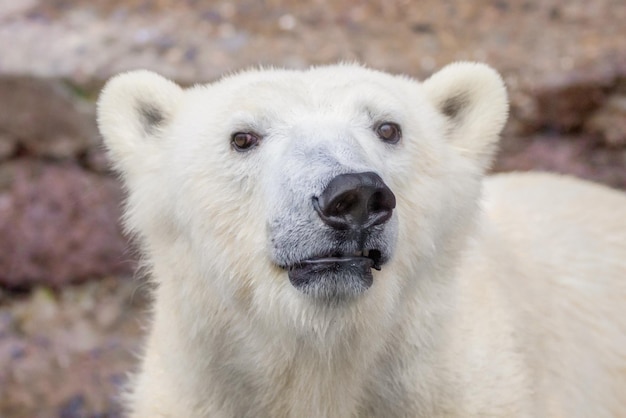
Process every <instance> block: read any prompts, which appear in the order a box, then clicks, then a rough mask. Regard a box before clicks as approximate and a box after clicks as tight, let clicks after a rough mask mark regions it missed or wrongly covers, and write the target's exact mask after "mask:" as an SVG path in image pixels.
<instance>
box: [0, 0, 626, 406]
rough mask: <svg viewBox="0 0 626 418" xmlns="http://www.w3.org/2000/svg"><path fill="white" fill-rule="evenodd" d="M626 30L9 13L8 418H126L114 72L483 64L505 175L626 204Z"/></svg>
mask: <svg viewBox="0 0 626 418" xmlns="http://www.w3.org/2000/svg"><path fill="white" fill-rule="evenodd" d="M624 22H626V3H625V2H624V0H594V1H585V0H511V1H506V0H476V1H471V2H469V1H462V0H456V1H453V0H420V1H417V0H415V1H409V0H376V1H362V0H312V1H308V2H298V1H295V0H285V1H278V0H264V1H263V0H242V1H233V2H229V1H203V0H178V1H175V0H19V1H16V0H0V418H4V417H62V418H70V417H117V416H120V408H119V403H118V394H119V393H120V388H121V387H122V386H123V383H124V381H125V379H126V373H127V372H129V371H131V370H132V369H133V367H134V365H135V360H134V358H135V357H134V356H135V355H136V353H137V352H138V351H139V350H140V341H141V332H142V324H144V323H145V321H146V315H145V310H146V297H145V291H144V289H145V285H144V284H142V283H144V282H142V281H141V280H138V279H133V276H134V271H135V264H134V262H133V259H134V252H133V250H132V247H130V246H129V245H128V244H127V241H126V239H124V237H123V235H122V233H121V231H120V228H119V226H118V218H119V215H120V209H119V202H120V199H121V196H122V194H121V192H120V187H119V184H118V182H117V181H116V179H115V177H114V176H112V174H111V173H110V172H109V169H108V165H107V162H106V158H105V156H104V155H103V153H102V150H101V148H100V143H99V138H98V133H97V130H96V126H95V121H94V101H95V99H96V97H97V94H98V91H99V89H100V87H101V86H102V85H103V83H104V82H105V80H106V79H107V78H108V77H110V76H111V75H113V74H115V73H117V72H120V71H124V70H128V69H134V68H149V69H152V70H155V71H158V72H160V73H162V74H164V75H166V76H168V77H171V78H173V79H175V80H176V81H178V82H180V83H182V84H185V85H188V84H192V83H197V82H206V81H211V80H215V79H216V78H217V77H219V76H220V75H221V74H223V73H225V72H229V71H233V70H236V69H239V68H242V67H246V66H251V65H258V64H263V65H279V66H287V67H291V68H304V67H306V66H308V65H311V64H322V63H331V62H336V61H341V60H348V61H352V60H358V61H361V62H363V63H366V64H368V65H370V66H373V67H376V68H379V69H382V70H388V71H392V72H401V73H406V74H409V75H412V76H415V77H420V78H422V77H425V76H428V75H429V74H431V73H432V72H433V71H435V70H436V69H437V68H440V67H441V66H443V65H445V64H446V63H449V62H451V61H455V60H477V61H483V62H487V63H489V64H491V65H492V66H494V67H495V68H497V69H498V70H499V71H500V72H501V73H502V74H503V75H504V77H505V80H506V82H507V85H508V87H509V89H510V95H511V118H510V121H509V123H508V125H507V127H506V130H505V133H504V139H503V147H502V152H501V154H500V157H499V159H498V161H497V163H496V166H495V170H496V171H507V170H531V169H541V170H550V171H556V172H561V173H570V174H573V175H576V176H580V177H584V178H588V179H592V180H595V181H599V182H602V183H605V184H607V185H609V186H612V187H617V188H622V189H624V188H626V24H624Z"/></svg>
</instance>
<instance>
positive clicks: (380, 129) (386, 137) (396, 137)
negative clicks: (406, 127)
mask: <svg viewBox="0 0 626 418" xmlns="http://www.w3.org/2000/svg"><path fill="white" fill-rule="evenodd" d="M376 134H377V135H378V137H379V138H380V139H382V140H383V141H385V142H386V143H388V144H396V143H398V141H400V138H402V130H401V129H400V125H398V124H397V123H393V122H383V123H381V124H379V125H378V126H377V127H376Z"/></svg>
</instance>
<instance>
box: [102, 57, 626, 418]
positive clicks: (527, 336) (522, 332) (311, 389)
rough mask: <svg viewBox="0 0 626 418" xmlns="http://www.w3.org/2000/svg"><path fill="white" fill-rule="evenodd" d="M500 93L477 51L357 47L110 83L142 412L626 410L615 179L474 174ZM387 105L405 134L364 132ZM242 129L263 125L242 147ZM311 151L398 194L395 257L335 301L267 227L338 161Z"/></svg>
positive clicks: (106, 126)
mask: <svg viewBox="0 0 626 418" xmlns="http://www.w3.org/2000/svg"><path fill="white" fill-rule="evenodd" d="M146 109H148V110H149V111H146ZM506 113H507V103H506V93H505V90H504V86H503V84H502V81H501V79H500V77H499V76H498V75H497V74H496V73H495V72H494V71H493V70H492V69H490V68H488V67H486V66H484V65H480V64H471V63H459V64H453V65H451V66H449V67H446V68H445V69H443V70H441V71H440V72H438V73H436V74H435V75H433V76H432V77H431V78H430V79H428V80H426V81H425V82H424V83H419V82H417V81H415V80H411V79H408V78H405V77H398V76H391V75H389V74H385V73H380V72H376V71H372V70H368V69H365V68H362V67H358V66H354V65H339V66H328V67H319V68H313V69H310V70H308V71H303V72H301V71H286V70H264V71H263V70H257V71H248V72H243V73H240V74H235V75H232V76H229V77H226V78H224V79H222V80H220V81H218V82H216V83H213V84H209V85H204V86H196V87H193V88H190V89H187V90H183V89H181V88H179V87H178V86H176V85H174V84H173V83H171V82H170V81H167V80H165V79H163V78H161V77H159V76H156V75H154V74H152V73H148V72H134V73H127V74H122V75H120V76H118V77H116V78H114V79H113V80H112V81H110V82H109V84H107V86H106V87H105V89H104V91H103V93H102V96H101V99H100V102H99V108H98V119H99V124H100V129H101V131H102V134H103V136H104V139H105V143H106V146H107V148H108V149H109V151H110V155H111V157H112V159H113V161H114V163H115V165H116V167H117V169H118V170H119V172H120V173H121V175H122V177H123V180H124V182H125V185H126V187H127V189H128V192H129V194H128V201H127V211H126V219H125V222H126V226H127V228H128V229H129V231H130V232H132V233H134V234H136V235H137V236H138V239H139V242H140V243H141V245H142V248H143V252H144V254H145V257H146V262H147V263H148V264H149V265H150V266H151V269H152V270H151V276H152V280H153V281H154V283H155V284H156V288H155V291H154V299H155V300H154V319H153V324H152V328H151V332H150V335H149V338H148V343H147V347H146V351H145V356H144V358H143V363H142V366H141V370H140V372H139V374H138V375H137V377H136V379H135V380H134V382H133V385H132V389H131V393H130V395H129V408H130V410H131V414H132V416H133V417H185V418H188V417H189V418H194V417H211V418H221V417H224V418H226V417H329V418H330V417H338V418H344V417H385V418H393V417H464V418H467V417H618V416H626V315H625V314H626V308H625V306H626V305H625V304H626V218H625V217H624V213H626V197H624V195H623V194H621V193H619V192H616V191H612V190H609V189H607V188H604V187H601V186H597V185H592V184H589V183H585V182H582V181H579V180H573V179H568V178H562V177H557V176H552V175H540V174H526V175H524V174H511V175H502V176H496V177H493V178H490V179H487V180H483V175H484V172H485V170H486V169H487V168H488V166H489V163H490V161H491V158H492V156H493V154H494V152H495V149H496V144H497V141H498V136H499V132H500V130H501V128H502V126H503V124H504V122H505V119H506ZM388 119H392V120H393V121H395V122H397V123H399V124H400V125H401V126H402V130H403V138H402V140H401V142H400V143H399V144H397V145H395V146H391V145H388V144H384V143H382V142H381V141H380V140H378V138H376V136H375V134H374V133H373V132H372V122H373V121H377V120H388ZM238 131H254V132H257V133H259V134H260V135H261V136H262V137H263V139H262V142H261V144H260V145H259V146H258V147H257V148H256V149H253V150H251V151H249V152H246V153H239V152H237V151H235V150H234V149H233V148H232V146H231V144H230V137H231V134H232V133H234V132H238ZM317 149H322V150H325V151H324V152H328V153H329V154H332V156H333V158H335V161H336V163H337V164H338V167H344V168H346V169H350V170H354V171H375V172H377V173H378V174H380V176H381V177H382V178H383V179H384V181H385V182H386V183H387V185H388V186H389V187H390V188H391V190H393V192H394V194H395V195H396V198H397V207H396V209H395V211H394V220H395V221H394V222H398V224H397V226H398V233H397V240H396V241H397V242H396V243H395V246H394V254H393V257H392V259H391V261H390V262H389V263H387V264H386V265H384V266H383V268H382V271H380V272H374V283H373V285H372V287H371V288H370V289H368V290H367V291H366V292H365V293H363V294H362V295H360V296H359V297H358V298H357V299H356V300H351V301H347V302H345V303H339V304H336V305H332V306H330V305H329V306H324V305H320V304H319V303H314V301H312V300H310V298H309V297H307V296H306V295H304V294H302V293H300V292H299V291H298V290H297V289H295V288H294V287H293V286H292V285H291V284H290V283H289V280H288V279H287V274H286V272H285V271H284V270H282V269H280V268H279V267H278V266H276V265H275V263H273V262H272V259H271V257H270V248H269V247H270V244H269V242H268V228H269V226H268V220H269V219H271V217H272V215H273V214H274V213H276V212H280V211H288V210H289V208H288V207H286V206H288V205H289V204H290V203H289V202H291V200H290V199H284V193H288V192H289V193H291V192H293V193H295V195H294V196H298V194H299V193H301V194H303V195H304V194H306V193H310V192H311V190H318V191H319V189H320V188H323V187H324V184H325V182H327V180H328V178H329V176H332V175H335V174H337V173H334V172H333V169H330V168H329V169H328V170H326V169H325V168H324V167H325V166H324V163H323V159H322V160H320V159H316V157H311V159H310V161H308V162H306V163H305V164H302V163H301V161H300V160H297V159H294V158H295V157H294V156H296V157H298V156H300V157H301V156H302V155H303V154H304V155H305V156H309V155H313V156H314V155H316V154H315V150H317ZM307 158H308V157H307ZM305 161H306V160H305ZM324 170H326V171H324ZM311 173H312V174H311ZM318 173H319V178H317V177H315V176H317V175H318ZM301 175H306V176H309V177H307V180H306V181H304V180H302V182H301V183H298V180H297V179H298V178H299V177H298V176H301ZM311 175H313V179H311V177H310V176H311ZM285 178H287V179H288V180H289V181H290V182H291V183H289V185H291V186H293V185H294V184H296V185H297V187H296V190H295V191H294V190H291V191H288V190H287V189H286V188H285V186H284V183H282V182H283V181H284V179H285ZM294 178H296V180H293V179H294ZM294 182H295V183H294ZM300 187H301V188H302V190H300ZM292 188H293V187H292ZM305 188H311V190H309V189H306V190H305ZM483 189H484V190H483ZM307 198H308V197H307ZM294 202H295V200H294ZM293 204H294V205H296V203H293ZM481 206H482V210H480V207H481ZM281 213H282V212H281ZM298 220H299V219H296V220H295V221H294V222H297V221H298ZM294 239H297V240H305V243H307V245H310V246H315V245H316V243H315V242H310V243H309V242H308V241H306V239H307V237H306V236H297V237H294ZM298 243H301V241H298ZM303 251H304V250H303Z"/></svg>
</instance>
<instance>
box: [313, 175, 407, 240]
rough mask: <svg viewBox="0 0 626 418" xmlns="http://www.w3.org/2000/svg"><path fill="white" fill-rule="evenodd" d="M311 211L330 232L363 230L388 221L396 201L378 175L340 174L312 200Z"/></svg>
mask: <svg viewBox="0 0 626 418" xmlns="http://www.w3.org/2000/svg"><path fill="white" fill-rule="evenodd" d="M313 207H314V208H315V210H316V211H317V213H318V214H319V216H320V218H322V220H323V221H324V222H325V223H326V224H327V225H330V226H332V227H333V228H336V229H355V228H359V229H363V228H369V227H371V226H374V225H379V224H382V223H384V222H386V221H387V220H389V218H391V214H392V211H393V209H394V208H395V207H396V197H395V196H394V194H393V193H392V192H391V190H390V189H389V187H387V185H386V184H385V182H383V179H381V178H380V177H379V176H378V174H375V173H350V174H340V175H338V176H337V177H335V178H334V179H332V180H331V181H330V183H328V186H326V189H324V191H323V192H322V194H321V195H319V197H314V198H313Z"/></svg>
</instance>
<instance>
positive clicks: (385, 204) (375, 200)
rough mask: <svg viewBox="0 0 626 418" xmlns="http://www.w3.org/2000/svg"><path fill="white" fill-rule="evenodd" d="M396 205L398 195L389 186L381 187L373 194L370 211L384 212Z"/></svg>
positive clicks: (369, 203) (369, 206)
mask: <svg viewBox="0 0 626 418" xmlns="http://www.w3.org/2000/svg"><path fill="white" fill-rule="evenodd" d="M395 207H396V197H395V196H394V194H393V193H392V192H391V190H389V189H387V188H380V189H379V190H377V191H376V192H374V193H373V194H372V196H371V197H370V200H369V202H368V208H369V211H370V212H372V213H375V212H384V211H391V210H393V209H394V208H395Z"/></svg>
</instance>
